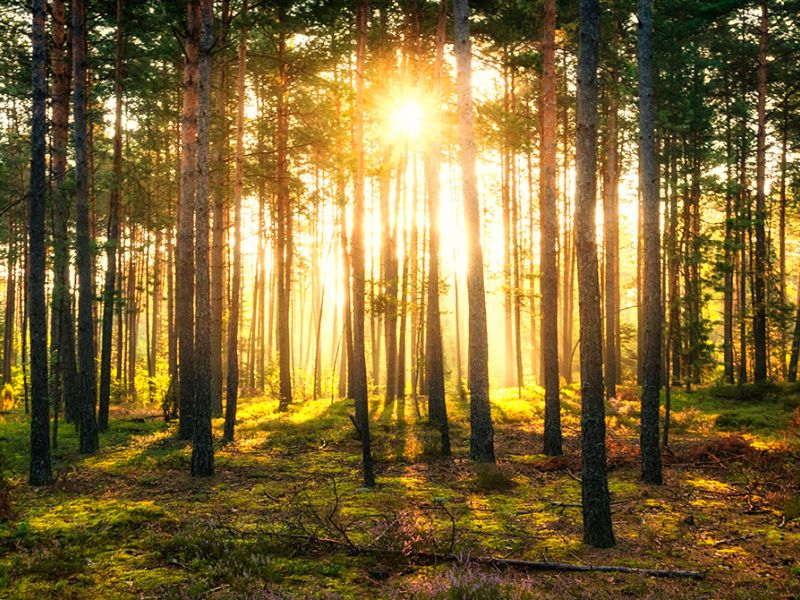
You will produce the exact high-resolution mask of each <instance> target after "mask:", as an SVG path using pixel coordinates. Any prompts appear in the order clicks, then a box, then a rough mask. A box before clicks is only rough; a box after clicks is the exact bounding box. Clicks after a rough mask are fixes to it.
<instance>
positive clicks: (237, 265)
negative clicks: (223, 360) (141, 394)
mask: <svg viewBox="0 0 800 600" xmlns="http://www.w3.org/2000/svg"><path fill="white" fill-rule="evenodd" d="M246 76H247V0H243V2H242V27H241V30H240V33H239V57H238V65H237V73H236V175H235V178H234V181H233V238H234V246H233V267H232V269H233V273H232V281H231V304H230V313H229V316H228V374H227V379H228V381H227V382H226V388H225V389H226V391H227V397H226V399H225V432H224V434H223V437H222V439H223V440H224V441H226V442H231V441H233V436H234V428H235V426H236V408H237V403H238V397H239V309H240V304H241V289H242V245H241V241H240V238H241V233H242V189H243V187H244V103H245V80H246Z"/></svg>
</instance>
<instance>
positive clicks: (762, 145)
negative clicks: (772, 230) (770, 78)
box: [753, 0, 768, 383]
mask: <svg viewBox="0 0 800 600" xmlns="http://www.w3.org/2000/svg"><path fill="white" fill-rule="evenodd" d="M759 4H760V6H761V18H760V20H759V37H758V73H757V81H758V85H757V88H758V105H757V107H756V115H757V119H758V133H757V135H756V214H755V224H754V225H755V230H756V255H755V265H754V271H753V279H754V285H753V288H754V289H753V304H754V306H753V381H755V382H756V383H758V382H761V381H765V380H766V379H767V303H766V287H767V239H766V234H765V228H764V222H765V221H766V218H767V212H766V198H765V193H764V186H765V178H766V154H767V117H766V104H767V37H768V22H767V2H766V0H761V2H760V3H759Z"/></svg>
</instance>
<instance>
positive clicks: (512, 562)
mask: <svg viewBox="0 0 800 600" xmlns="http://www.w3.org/2000/svg"><path fill="white" fill-rule="evenodd" d="M292 537H294V536H292ZM297 537H302V538H303V539H305V540H307V541H309V542H312V543H317V544H321V545H325V546H335V547H338V548H342V549H344V550H347V551H348V552H349V553H351V554H360V555H370V554H372V555H375V554H378V555H382V556H393V557H405V558H406V559H408V560H412V561H413V560H419V561H425V562H433V563H443V562H458V563H473V564H478V565H486V566H490V567H495V568H501V569H502V568H506V569H508V568H511V569H520V570H528V571H562V572H583V573H586V572H603V573H632V574H635V575H647V576H649V577H687V578H689V579H703V578H704V577H705V576H706V574H705V573H704V572H703V571H682V570H672V569H644V568H638V567H625V566H622V565H576V564H573V563H560V562H552V561H549V560H548V561H530V560H519V559H513V558H496V557H492V556H486V557H480V556H478V557H476V556H467V557H465V556H459V555H456V554H450V553H446V554H445V553H443V554H439V553H433V552H417V551H412V552H401V551H399V550H388V549H383V548H372V547H368V546H354V545H350V544H347V543H345V542H341V541H339V540H335V539H331V538H309V537H307V536H297Z"/></svg>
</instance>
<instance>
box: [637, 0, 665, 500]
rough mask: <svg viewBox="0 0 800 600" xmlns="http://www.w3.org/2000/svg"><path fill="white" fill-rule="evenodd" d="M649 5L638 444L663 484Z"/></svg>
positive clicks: (643, 50)
mask: <svg viewBox="0 0 800 600" xmlns="http://www.w3.org/2000/svg"><path fill="white" fill-rule="evenodd" d="M652 10H653V5H652V0H639V8H638V16H639V24H638V31H637V33H638V35H637V41H638V66H639V189H640V193H641V195H642V203H643V213H644V221H643V224H642V228H643V231H644V316H645V339H644V379H643V382H642V415H641V420H642V429H641V437H640V448H641V458H642V480H643V481H644V482H645V483H655V484H661V449H660V448H659V437H658V421H659V409H658V407H659V394H660V391H661V329H662V325H663V323H662V312H661V232H660V223H659V219H660V206H659V198H658V156H657V153H656V141H655V118H656V115H655V105H654V101H653V44H652V35H653V15H652Z"/></svg>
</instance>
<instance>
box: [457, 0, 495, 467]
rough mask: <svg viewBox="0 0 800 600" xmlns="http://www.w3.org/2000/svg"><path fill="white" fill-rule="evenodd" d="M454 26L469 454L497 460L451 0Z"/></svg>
mask: <svg viewBox="0 0 800 600" xmlns="http://www.w3.org/2000/svg"><path fill="white" fill-rule="evenodd" d="M453 27H454V35H455V54H456V67H457V76H456V88H457V90H458V133H459V161H460V163H461V185H462V194H463V199H464V226H465V232H464V233H465V237H466V241H467V295H468V303H469V349H468V357H467V360H468V361H469V377H468V379H469V394H470V411H469V418H470V429H471V431H470V440H469V456H470V458H471V459H472V460H475V461H478V462H494V426H493V425H492V413H491V405H490V404H489V341H488V333H487V330H486V292H485V290H484V282H483V249H482V248H481V223H480V215H481V213H480V205H479V200H478V182H477V177H476V174H475V160H476V148H475V127H474V124H473V117H472V56H471V48H470V39H469V1H468V0H453Z"/></svg>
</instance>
